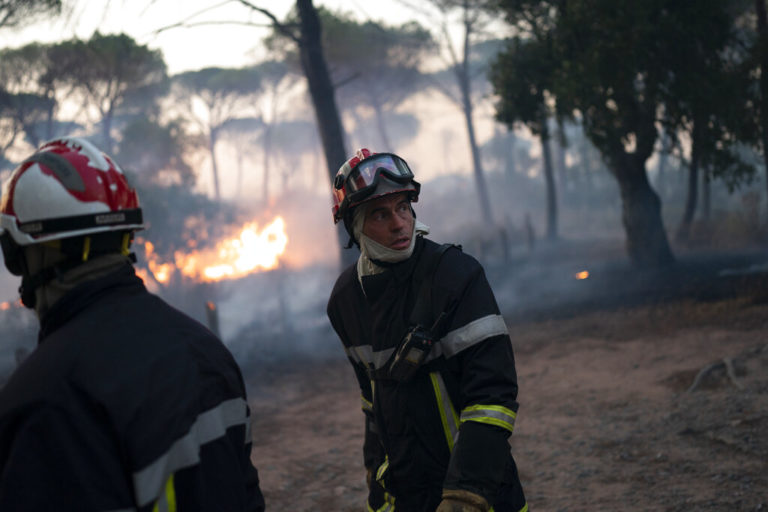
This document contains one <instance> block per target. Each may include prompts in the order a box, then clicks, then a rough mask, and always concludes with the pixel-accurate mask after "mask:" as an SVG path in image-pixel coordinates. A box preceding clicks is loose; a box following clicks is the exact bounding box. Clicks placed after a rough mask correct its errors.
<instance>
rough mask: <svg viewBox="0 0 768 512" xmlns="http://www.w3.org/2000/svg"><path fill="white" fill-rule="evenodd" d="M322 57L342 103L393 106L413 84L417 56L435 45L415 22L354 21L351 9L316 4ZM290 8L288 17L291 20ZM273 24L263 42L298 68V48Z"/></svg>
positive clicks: (418, 76) (414, 87)
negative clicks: (343, 10)
mask: <svg viewBox="0 0 768 512" xmlns="http://www.w3.org/2000/svg"><path fill="white" fill-rule="evenodd" d="M317 11H318V16H319V17H320V21H321V24H322V27H323V32H322V42H323V52H324V55H325V59H326V62H327V65H328V68H329V71H330V73H331V76H332V77H333V80H334V81H335V82H336V83H337V84H339V91H340V92H339V95H340V98H341V99H342V100H343V102H344V103H345V104H346V105H351V106H356V105H361V104H362V105H371V104H372V103H374V104H376V105H378V106H381V107H384V108H394V107H396V106H397V105H398V104H400V102H402V101H403V100H404V99H405V98H406V97H407V96H408V95H410V94H412V93H413V92H414V91H415V90H416V88H417V87H418V85H419V84H418V80H419V78H420V73H419V65H420V63H421V61H422V60H423V59H424V58H425V57H426V56H427V55H429V54H430V52H434V50H435V42H434V40H433V39H432V36H431V35H430V34H429V32H428V31H427V30H426V29H425V28H423V27H422V26H421V25H419V24H418V23H416V22H412V21H411V22H406V23H404V24H402V25H399V26H387V25H384V24H382V23H379V22H376V21H371V20H369V21H365V22H359V21H357V20H355V19H354V18H353V17H352V15H351V14H349V13H345V12H342V11H331V10H328V9H325V8H323V7H318V8H317ZM295 16H296V15H295V13H294V14H291V15H290V17H289V19H288V22H289V23H291V22H295V21H296V18H295ZM286 43H288V40H287V38H286V37H285V35H283V34H281V33H280V32H279V31H277V30H273V32H272V34H270V35H269V36H268V37H267V38H266V39H265V44H266V46H267V47H268V48H269V49H270V50H271V51H272V53H273V54H274V55H275V56H276V58H277V59H279V60H284V61H285V62H289V63H292V64H293V69H294V70H295V72H297V73H298V72H299V65H298V56H297V49H296V47H295V45H292V44H286Z"/></svg>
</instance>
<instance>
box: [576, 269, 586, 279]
mask: <svg viewBox="0 0 768 512" xmlns="http://www.w3.org/2000/svg"><path fill="white" fill-rule="evenodd" d="M573 277H575V278H576V279H586V278H588V277H589V272H587V271H586V270H582V271H581V272H576V273H575V274H574V275H573Z"/></svg>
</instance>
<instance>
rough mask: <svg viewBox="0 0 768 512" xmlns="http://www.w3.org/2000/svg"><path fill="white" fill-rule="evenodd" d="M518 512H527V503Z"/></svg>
mask: <svg viewBox="0 0 768 512" xmlns="http://www.w3.org/2000/svg"><path fill="white" fill-rule="evenodd" d="M519 512H528V502H527V501H526V502H525V505H523V508H521V509H520V510H519Z"/></svg>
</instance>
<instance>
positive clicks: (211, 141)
mask: <svg viewBox="0 0 768 512" xmlns="http://www.w3.org/2000/svg"><path fill="white" fill-rule="evenodd" d="M216 135H217V134H216V129H215V128H211V136H210V137H208V151H209V152H210V153H211V176H212V177H213V194H214V197H215V198H216V201H220V200H221V191H220V190H219V167H218V165H217V163H216Z"/></svg>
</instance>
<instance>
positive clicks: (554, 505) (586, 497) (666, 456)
mask: <svg viewBox="0 0 768 512" xmlns="http://www.w3.org/2000/svg"><path fill="white" fill-rule="evenodd" d="M590 251H601V254H605V252H604V251H603V248H599V247H593V248H592V249H591V250H590ZM590 251H584V252H583V253H578V254H574V256H575V257H573V258H570V259H569V263H567V264H559V263H557V261H560V260H559V259H557V258H554V257H553V260H552V264H551V265H548V264H547V259H546V256H547V255H546V254H545V255H544V256H543V257H542V258H539V261H538V263H539V264H540V265H539V266H537V267H536V268H533V267H531V266H530V265H529V264H528V263H526V262H525V261H521V262H517V264H516V265H514V266H512V267H499V266H497V267H489V272H488V274H489V276H490V277H491V278H492V281H493V282H494V283H499V284H498V285H496V284H495V285H494V287H495V288H496V287H498V290H497V295H498V296H499V298H500V301H499V302H500V304H503V305H505V307H504V311H503V312H504V313H505V317H506V318H507V322H508V325H509V329H510V333H511V335H512V339H513V344H514V347H515V355H516V360H517V361H516V364H517V370H518V375H519V385H520V395H519V401H520V412H519V416H518V421H517V425H516V430H515V433H514V435H513V436H512V440H511V449H512V451H513V453H514V454H515V457H516V460H517V462H518V466H519V468H520V473H521V478H522V481H523V484H524V486H525V491H526V494H527V496H528V499H529V503H530V505H531V510H539V511H582V510H604V511H619V510H621V511H646V510H664V511H699V510H702V511H708V510H712V511H724V510H728V511H741V510H744V511H753V510H768V462H767V461H768V336H766V327H767V326H768V273H766V269H764V268H763V267H762V265H763V264H764V262H765V260H766V259H768V258H766V259H764V258H763V256H762V254H761V253H760V252H756V253H740V254H709V255H689V256H683V257H682V258H681V263H680V264H679V265H678V266H676V267H674V268H672V269H668V270H666V271H662V272H654V273H642V272H636V271H633V270H632V269H630V268H629V267H628V265H626V263H624V262H623V261H622V258H620V257H618V256H617V257H616V258H615V259H611V258H610V257H606V258H603V259H602V260H601V261H602V263H600V264H599V265H597V264H594V263H591V264H590V265H587V263H589V262H594V261H595V260H594V258H591V257H590ZM608 252H610V251H608ZM609 256H610V254H609ZM580 258H581V259H580ZM585 268H586V269H588V270H590V277H589V278H588V279H586V280H583V281H578V280H575V279H573V276H572V274H573V272H577V271H580V270H583V269H585ZM505 279H506V280H505ZM327 343H338V341H337V340H335V339H332V337H329V339H328V340H327ZM249 375H250V377H249V393H250V397H251V405H252V410H253V416H254V424H253V434H254V439H255V442H254V450H253V460H254V462H255V464H256V466H257V467H258V469H259V472H260V476H261V481H262V483H261V486H262V489H263V491H264V494H265V496H266V500H267V505H268V509H269V510H272V511H283V510H285V511H288V510H290V511H303V510H307V511H309V510H313V511H344V512H346V511H359V510H363V508H362V507H363V505H362V504H363V502H364V496H365V478H364V470H363V467H362V455H361V445H362V427H363V422H362V413H361V411H360V405H359V395H358V392H357V388H356V383H355V382H354V378H353V376H352V372H351V370H350V369H349V367H348V363H347V362H346V360H345V359H344V358H343V356H342V352H341V348H339V355H338V357H337V358H333V357H331V358H330V359H323V360H319V361H317V360H315V361H311V360H309V359H305V360H303V362H302V361H301V360H299V361H294V362H293V363H291V364H287V363H286V364H280V365H273V366H270V367H266V368H262V369H261V370H260V371H258V372H256V373H253V374H249Z"/></svg>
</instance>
